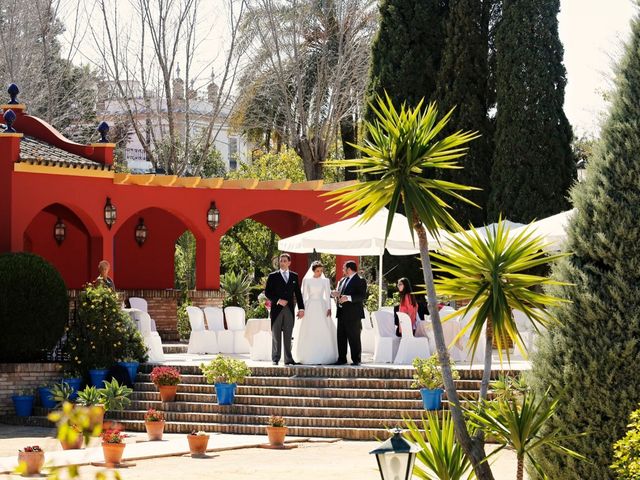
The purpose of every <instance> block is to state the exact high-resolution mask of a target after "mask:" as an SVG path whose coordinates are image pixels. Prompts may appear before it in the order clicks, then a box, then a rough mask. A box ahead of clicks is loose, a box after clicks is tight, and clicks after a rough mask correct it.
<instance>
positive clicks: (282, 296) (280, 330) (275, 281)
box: [264, 270, 304, 363]
mask: <svg viewBox="0 0 640 480" xmlns="http://www.w3.org/2000/svg"><path fill="white" fill-rule="evenodd" d="M264 294H265V295H266V296H267V298H268V299H269V300H270V301H271V315H270V316H271V334H272V341H271V359H272V360H273V361H274V362H278V361H280V354H281V350H282V336H283V335H284V361H285V363H293V357H292V356H291V334H292V333H293V323H294V312H295V303H294V302H297V304H298V309H300V310H304V302H303V301H302V292H301V291H300V281H299V280H298V274H297V273H295V272H291V271H290V272H289V280H288V281H287V282H286V283H285V281H284V278H283V276H282V273H281V272H280V270H276V271H275V272H272V273H270V274H269V277H268V278H267V285H266V287H265V289H264ZM278 300H286V301H287V302H288V303H287V306H286V307H283V306H282V305H278Z"/></svg>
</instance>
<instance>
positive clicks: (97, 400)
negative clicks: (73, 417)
mask: <svg viewBox="0 0 640 480" xmlns="http://www.w3.org/2000/svg"><path fill="white" fill-rule="evenodd" d="M103 402H104V398H103V396H102V394H101V393H100V391H99V390H98V389H97V388H96V387H94V386H86V387H84V390H80V391H79V392H78V400H77V403H78V405H81V406H83V407H95V408H91V412H92V418H91V421H92V424H94V425H102V422H103V421H104V405H103Z"/></svg>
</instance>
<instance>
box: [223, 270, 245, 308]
mask: <svg viewBox="0 0 640 480" xmlns="http://www.w3.org/2000/svg"><path fill="white" fill-rule="evenodd" d="M220 286H221V287H222V289H223V290H224V293H225V299H224V306H225V307H244V306H245V304H246V303H247V295H249V292H250V291H251V279H250V278H249V276H248V275H242V274H241V273H238V274H236V273H235V272H233V271H229V272H227V273H225V274H224V275H223V276H222V278H221V279H220Z"/></svg>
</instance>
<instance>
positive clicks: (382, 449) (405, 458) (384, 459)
mask: <svg viewBox="0 0 640 480" xmlns="http://www.w3.org/2000/svg"><path fill="white" fill-rule="evenodd" d="M401 433H402V430H400V429H399V428H396V429H395V430H393V436H392V437H391V438H389V439H388V440H387V441H386V442H384V443H383V444H382V445H380V446H379V447H378V448H376V449H375V450H372V451H371V452H369V453H373V454H375V456H376V460H378V469H379V470H380V477H381V478H382V480H409V479H410V478H411V476H412V472H413V464H414V462H415V461H416V454H417V453H418V452H420V451H422V449H421V448H420V447H417V446H415V445H413V444H412V443H410V442H408V441H406V440H405V439H404V438H402V435H401Z"/></svg>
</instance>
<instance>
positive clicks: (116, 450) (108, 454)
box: [102, 430, 126, 465]
mask: <svg viewBox="0 0 640 480" xmlns="http://www.w3.org/2000/svg"><path fill="white" fill-rule="evenodd" d="M125 446H126V444H125V443H124V435H123V434H122V432H121V431H120V430H105V431H104V432H103V433H102V453H103V454H104V462H105V463H106V464H107V465H118V464H119V463H120V462H121V460H122V455H123V454H124V447H125Z"/></svg>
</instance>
